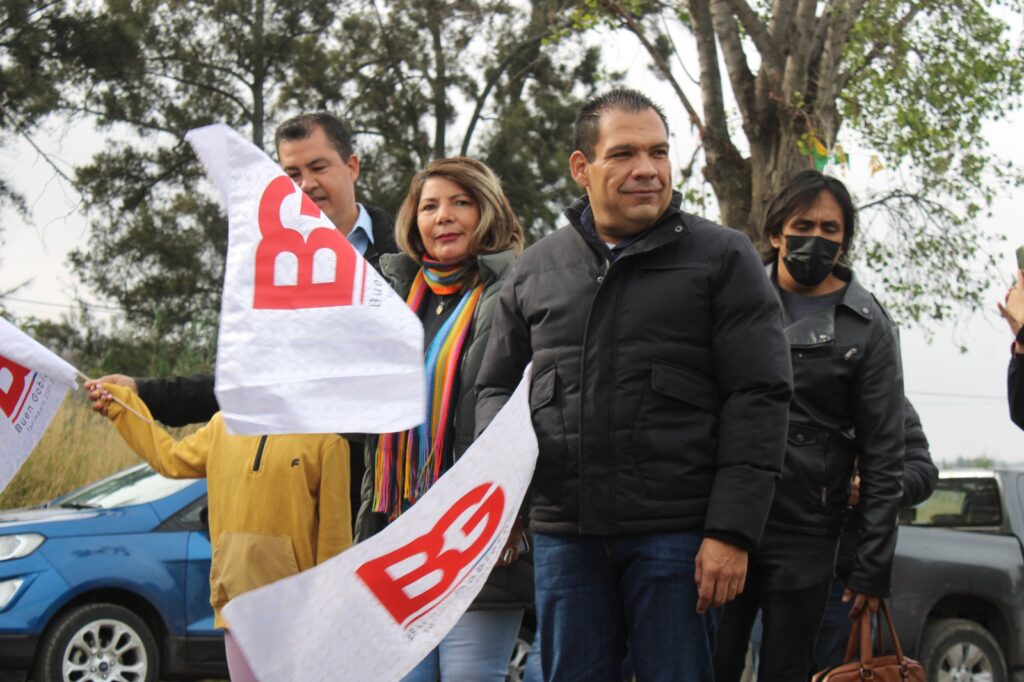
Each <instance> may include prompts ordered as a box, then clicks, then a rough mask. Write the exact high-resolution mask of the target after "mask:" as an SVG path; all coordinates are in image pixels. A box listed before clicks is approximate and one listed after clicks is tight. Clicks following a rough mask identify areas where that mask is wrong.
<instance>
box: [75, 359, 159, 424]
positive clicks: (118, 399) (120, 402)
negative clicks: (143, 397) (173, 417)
mask: <svg viewBox="0 0 1024 682" xmlns="http://www.w3.org/2000/svg"><path fill="white" fill-rule="evenodd" d="M75 372H77V373H78V376H80V377H82V379H83V380H84V381H85V382H86V383H89V382H92V381H93V380H92V379H90V378H89V377H87V376H85V375H84V374H82V372H81V371H79V370H77V369H76V370H75ZM110 399H111V400H113V401H114V402H115V403H117V404H118V405H120V406H121V407H123V408H124V409H126V410H128V411H129V412H131V413H132V414H134V415H135V416H136V417H138V418H139V419H141V420H142V421H144V422H146V423H147V424H152V423H153V420H152V419H150V418H149V417H147V416H145V415H144V414H142V413H141V412H139V411H138V410H136V409H135V408H134V407H132V406H131V405H129V404H128V403H126V402H125V401H123V400H121V399H120V398H118V397H117V396H115V395H114V394H110Z"/></svg>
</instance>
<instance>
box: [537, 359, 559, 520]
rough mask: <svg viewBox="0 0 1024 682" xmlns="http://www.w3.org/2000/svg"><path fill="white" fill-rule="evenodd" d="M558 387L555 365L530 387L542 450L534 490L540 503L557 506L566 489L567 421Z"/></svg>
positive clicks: (538, 375) (538, 458) (544, 370)
mask: <svg viewBox="0 0 1024 682" xmlns="http://www.w3.org/2000/svg"><path fill="white" fill-rule="evenodd" d="M559 388H560V387H559V381H558V372H557V368H556V366H555V365H552V366H550V367H547V368H545V369H542V370H541V371H540V372H538V373H537V374H536V375H535V376H534V378H533V383H532V384H531V386H530V414H531V416H532V417H533V430H534V431H535V432H536V434H537V446H538V449H539V454H538V456H537V469H536V471H535V472H534V476H533V488H532V490H533V492H534V496H535V498H536V499H535V500H534V501H535V502H537V503H539V504H545V503H552V504H554V503H557V502H558V500H559V499H560V498H561V496H562V490H563V489H564V487H565V458H566V444H565V421H564V419H563V417H562V401H560V400H559V396H558V394H559ZM563 398H564V396H563Z"/></svg>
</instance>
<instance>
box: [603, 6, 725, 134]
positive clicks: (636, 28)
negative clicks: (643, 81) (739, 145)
mask: <svg viewBox="0 0 1024 682" xmlns="http://www.w3.org/2000/svg"><path fill="white" fill-rule="evenodd" d="M599 2H600V4H601V7H603V8H604V9H605V10H607V11H608V12H609V13H611V14H612V15H613V16H615V17H618V19H619V21H620V22H621V23H622V25H623V26H624V27H625V28H626V29H628V30H629V31H630V32H631V33H632V34H633V35H635V36H636V37H637V39H638V40H639V41H640V44H641V45H643V46H644V49H645V50H647V54H649V55H650V56H651V59H652V60H653V61H654V65H655V67H657V69H658V72H659V73H660V74H661V75H662V76H663V77H664V78H665V80H667V81H668V83H669V85H671V86H672V90H673V91H674V92H675V93H676V97H678V98H679V101H680V102H681V103H682V105H683V108H684V109H686V113H687V115H688V116H689V117H690V123H692V124H693V127H695V128H696V129H697V130H698V132H699V133H700V135H701V138H703V137H704V136H705V135H706V134H707V130H706V129H705V126H704V123H703V121H701V119H700V116H699V115H698V114H697V110H696V109H695V108H694V107H693V104H692V103H691V102H690V99H689V98H688V97H687V96H686V93H684V92H683V88H682V87H681V86H680V85H679V81H677V80H676V78H675V76H674V75H673V74H672V65H671V64H669V63H668V61H666V60H665V58H664V57H663V56H662V55H661V53H660V52H658V49H657V48H656V47H655V46H654V44H653V43H652V42H651V41H650V39H649V38H648V37H647V34H646V33H645V32H644V29H643V27H642V26H640V24H639V22H637V20H636V17H634V16H633V13H632V12H630V11H629V10H628V9H627V8H626V7H624V6H623V5H622V4H621V3H619V2H617V1H616V0H599Z"/></svg>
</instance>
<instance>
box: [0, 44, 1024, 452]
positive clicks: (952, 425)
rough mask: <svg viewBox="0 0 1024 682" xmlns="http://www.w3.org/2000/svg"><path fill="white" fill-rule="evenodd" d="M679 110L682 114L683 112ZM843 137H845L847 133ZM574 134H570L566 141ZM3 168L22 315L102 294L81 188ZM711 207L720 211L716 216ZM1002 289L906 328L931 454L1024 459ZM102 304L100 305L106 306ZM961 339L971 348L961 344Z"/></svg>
mask: <svg viewBox="0 0 1024 682" xmlns="http://www.w3.org/2000/svg"><path fill="white" fill-rule="evenodd" d="M615 64H616V66H617V67H619V68H623V67H624V66H625V65H627V64H628V65H632V66H631V68H630V69H629V78H630V83H631V84H635V85H637V86H638V87H642V88H644V89H646V90H647V91H648V92H649V93H650V94H651V95H652V96H654V97H655V99H657V100H659V101H660V102H662V103H663V104H664V105H666V107H667V108H668V110H669V113H670V117H671V118H670V120H679V121H681V122H682V121H684V120H685V119H682V117H681V111H680V110H679V107H678V105H677V104H676V103H675V102H674V100H673V98H672V95H671V91H670V90H669V89H668V88H667V87H665V86H664V85H660V84H658V83H656V82H655V81H653V80H652V79H650V78H649V77H648V76H647V75H646V67H645V64H646V60H645V59H644V57H643V55H642V54H641V52H640V51H639V49H638V48H636V47H635V46H628V45H627V46H624V47H620V50H619V53H618V54H616V56H615ZM677 117H678V118H677ZM675 130H676V131H677V133H676V134H677V139H676V140H675V141H674V143H673V144H674V145H676V146H677V147H678V148H680V149H679V151H678V152H677V159H684V158H685V159H688V157H689V151H688V150H687V151H686V152H685V153H684V152H683V151H682V149H681V148H682V147H685V146H686V145H685V144H684V143H683V142H684V141H681V140H679V139H678V136H679V135H688V132H687V131H686V129H685V125H683V124H682V123H680V125H678V126H675ZM50 132H51V134H50V136H49V139H46V140H44V141H43V143H42V144H44V145H45V149H46V151H47V153H48V154H49V155H51V157H52V158H53V159H54V160H57V161H58V163H60V164H62V167H63V169H64V170H65V171H66V172H70V169H71V165H72V164H74V163H81V162H84V161H86V160H88V159H89V158H90V157H91V155H92V154H93V153H95V152H96V151H98V150H99V149H100V148H101V145H102V136H100V135H97V134H96V133H95V131H93V130H92V129H91V128H90V127H89V126H88V125H77V126H73V127H70V128H68V127H59V128H58V127H56V126H55V127H53V128H52V130H51V131H50ZM986 134H987V137H988V139H989V142H990V145H991V147H992V149H993V151H994V152H995V153H997V154H998V155H999V156H1000V157H1002V158H1006V159H1014V160H1018V161H1020V160H1021V159H1024V113H1022V112H1021V111H1019V110H1018V111H1016V112H1014V113H1013V114H1012V115H1011V116H1010V117H1009V118H1008V119H1007V120H1005V121H1002V122H999V123H996V124H992V125H989V126H987V127H986ZM843 141H844V143H845V142H846V141H845V140H843ZM566 143H567V144H569V141H568V140H567V141H566ZM844 146H845V147H846V148H847V151H849V152H850V156H851V165H850V169H849V170H844V171H843V177H844V180H846V181H847V182H848V183H849V184H850V185H851V188H852V189H853V190H854V191H855V192H856V191H857V190H858V187H860V188H861V189H863V185H865V184H866V183H867V182H870V183H871V184H873V185H875V186H877V184H878V183H884V182H887V181H888V182H891V181H892V175H891V174H888V173H883V174H880V176H878V177H876V178H872V179H871V180H870V181H868V180H865V178H867V177H868V176H869V174H868V173H867V163H868V159H869V158H870V153H871V150H865V149H857V148H856V146H855V145H853V146H852V147H851V146H847V145H846V144H844ZM0 173H2V174H3V176H4V177H6V178H8V179H11V180H13V181H14V185H15V186H16V187H18V188H19V189H20V190H21V191H22V192H24V193H25V195H26V197H27V198H28V201H29V208H30V213H31V222H26V221H25V220H23V219H21V218H20V217H19V216H17V215H16V214H14V213H13V212H11V211H5V212H4V213H3V215H2V220H0V239H2V240H3V246H2V250H0V293H2V292H7V291H9V290H11V289H13V288H14V287H16V286H17V285H20V284H22V283H26V282H27V284H25V285H24V286H22V287H20V288H18V289H17V291H15V292H14V293H11V294H9V295H8V296H6V297H5V298H4V300H3V302H4V305H5V306H6V307H7V308H8V309H10V310H11V311H13V312H14V313H15V314H16V315H35V316H37V317H42V318H57V317H59V316H60V315H61V314H62V313H65V312H67V311H68V309H69V307H68V306H69V303H70V301H71V300H72V298H73V296H74V294H75V293H76V291H77V292H78V293H79V294H81V296H82V297H83V298H84V299H85V300H86V301H90V302H96V303H100V304H103V302H102V301H98V300H97V298H96V297H95V296H94V295H92V294H91V292H88V291H84V290H82V289H81V287H80V286H79V285H78V284H77V283H76V281H75V279H74V277H73V276H72V274H71V273H70V270H69V268H68V267H67V253H68V251H69V250H70V249H72V248H75V247H81V246H85V245H86V243H87V239H88V226H87V221H86V219H85V217H84V216H83V215H82V214H81V213H80V211H79V207H78V197H77V195H76V194H75V193H74V191H73V190H72V189H71V188H70V186H69V185H68V184H67V183H66V182H65V181H64V180H62V179H61V178H60V177H59V176H58V175H57V174H56V173H55V172H54V171H53V169H52V168H51V167H50V165H49V164H48V163H47V162H46V161H45V160H44V159H43V158H42V157H41V156H40V155H39V154H38V153H37V152H36V151H35V150H33V148H32V147H31V146H30V145H29V144H28V143H26V142H24V141H16V142H15V144H13V145H8V146H6V147H5V148H3V149H2V150H0ZM1022 216H1024V194H1022V193H1021V191H1020V190H1015V191H1013V192H1007V193H1006V194H1005V195H1004V196H1002V197H1001V198H1000V199H999V200H998V201H997V203H996V205H995V206H994V209H993V215H992V217H991V218H987V219H985V220H984V223H983V226H984V227H985V229H986V231H987V232H988V233H989V234H990V235H992V236H995V235H1003V236H1004V237H1005V239H1006V241H1005V242H1004V243H1003V244H1002V246H998V247H996V246H995V242H993V248H998V249H999V251H998V253H1005V257H1004V258H1003V260H1002V263H1004V269H1005V273H1006V278H1005V279H1006V281H1007V282H1009V279H1010V276H1011V274H1012V272H1013V268H1014V257H1013V251H1014V249H1015V248H1016V247H1017V246H1020V245H1022V244H1024V221H1022ZM710 217H714V216H710ZM1004 292H1005V289H1000V290H993V291H991V292H989V293H988V295H987V296H986V300H988V301H989V306H988V311H987V312H986V313H985V314H983V315H975V316H974V317H971V318H970V319H961V320H958V321H957V322H956V323H955V324H951V325H945V326H937V325H934V324H933V325H931V326H930V327H929V330H930V333H931V337H932V338H931V341H930V342H928V341H927V340H926V333H925V332H923V331H922V330H920V329H904V330H903V332H902V342H903V362H904V372H905V386H906V391H907V394H908V395H909V396H910V399H911V400H912V401H913V403H914V404H915V405H916V406H917V408H918V410H919V412H920V414H921V418H922V421H923V423H924V427H925V431H926V433H927V435H928V438H929V440H930V441H931V446H932V456H933V458H934V459H935V460H936V461H938V462H941V461H952V460H954V459H955V458H956V457H958V456H961V455H963V456H968V457H973V456H978V455H987V456H989V457H992V458H994V459H997V460H1003V461H1005V462H1011V463H1014V464H1015V465H1020V466H1024V432H1022V431H1020V430H1018V429H1017V428H1016V427H1015V426H1014V425H1013V424H1012V422H1010V420H1009V417H1008V411H1007V406H1006V364H1007V361H1008V360H1009V346H1010V341H1011V336H1010V333H1009V331H1008V329H1007V327H1006V325H1005V323H1004V322H1003V321H1002V319H1001V318H999V317H998V315H997V313H996V311H995V302H996V300H999V299H1001V297H1002V295H1003V293H1004ZM96 312H98V313H101V314H102V313H103V312H104V310H103V309H102V308H97V309H96ZM960 345H965V346H967V348H968V351H967V352H966V353H961V352H959V350H958V348H959V346H960Z"/></svg>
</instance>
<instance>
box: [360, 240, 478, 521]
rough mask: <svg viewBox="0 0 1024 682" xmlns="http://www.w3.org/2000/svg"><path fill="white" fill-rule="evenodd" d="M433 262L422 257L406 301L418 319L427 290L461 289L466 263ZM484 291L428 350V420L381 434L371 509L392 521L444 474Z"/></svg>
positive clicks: (464, 301)
mask: <svg viewBox="0 0 1024 682" xmlns="http://www.w3.org/2000/svg"><path fill="white" fill-rule="evenodd" d="M432 265H434V264H433V263H431V262H430V261H428V260H426V259H424V261H423V267H422V268H420V271H419V273H418V274H417V275H416V279H415V280H414V281H413V283H412V289H410V290H409V296H408V298H407V299H406V302H407V303H408V304H409V307H410V308H412V309H413V310H415V311H416V313H417V314H418V315H420V317H422V316H423V313H424V307H425V305H426V301H427V300H428V299H429V297H428V296H427V291H428V290H430V291H433V292H435V293H437V294H442V295H444V294H452V293H456V292H458V291H460V290H461V289H462V285H461V283H460V278H461V276H462V274H463V272H464V266H456V267H454V268H447V269H440V268H437V267H431V266H432ZM482 293H483V284H478V285H477V286H475V287H473V288H472V289H470V290H469V291H466V292H465V293H464V294H463V295H462V298H461V299H460V300H459V303H458V305H457V306H456V308H455V310H454V311H452V313H451V315H450V316H449V317H448V319H447V320H446V321H445V323H444V326H443V327H441V329H440V330H439V331H438V332H437V335H436V336H435V337H434V340H433V341H432V342H431V344H430V347H429V348H427V351H426V358H425V362H426V380H427V409H428V410H429V411H428V413H427V416H426V421H425V422H424V423H423V424H420V425H419V426H417V427H415V428H412V429H410V430H408V431H402V432H399V433H385V434H381V435H380V437H379V438H378V439H377V452H376V468H375V470H374V491H373V511H375V512H381V513H386V514H387V515H388V517H389V518H390V519H394V518H396V517H397V516H398V515H399V514H401V513H402V507H403V503H404V502H408V503H409V504H412V503H414V502H416V500H418V499H419V498H420V497H422V496H423V494H424V493H425V492H427V490H428V489H429V488H430V486H432V485H433V484H434V482H435V481H437V479H438V478H440V477H441V474H442V473H443V472H442V471H441V467H442V466H443V464H444V461H443V460H444V453H445V448H446V446H447V445H448V441H449V439H450V437H451V434H450V433H448V424H449V422H450V421H451V420H450V418H449V417H450V415H451V411H452V410H453V409H454V407H455V406H454V402H455V399H456V396H455V395H454V393H455V391H454V388H455V382H456V376H457V373H458V371H459V361H460V359H461V357H462V350H463V348H464V347H465V344H466V339H467V338H469V328H470V324H471V322H472V320H473V313H474V312H475V311H476V305H477V303H478V302H479V300H480V295H481V294H482ZM405 506H407V505H405Z"/></svg>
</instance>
